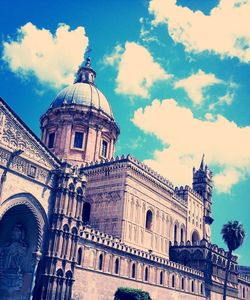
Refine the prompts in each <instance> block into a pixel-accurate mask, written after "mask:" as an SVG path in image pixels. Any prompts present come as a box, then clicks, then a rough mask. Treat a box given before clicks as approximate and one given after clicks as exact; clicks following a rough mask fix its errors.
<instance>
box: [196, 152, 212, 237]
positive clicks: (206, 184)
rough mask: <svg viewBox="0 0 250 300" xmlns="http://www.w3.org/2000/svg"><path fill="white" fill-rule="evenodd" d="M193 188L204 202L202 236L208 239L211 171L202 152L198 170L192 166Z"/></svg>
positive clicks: (210, 213)
mask: <svg viewBox="0 0 250 300" xmlns="http://www.w3.org/2000/svg"><path fill="white" fill-rule="evenodd" d="M193 190H194V191H196V192H197V193H198V194H200V195H201V197H202V198H203V204H204V222H203V223H204V238H205V239H206V240H208V241H209V240H210V225H211V224H212V223H213V218H212V217H211V215H212V190H213V181H212V172H211V171H210V170H209V168H208V166H207V165H205V163H204V154H203V156H202V159H201V164H200V167H199V169H198V170H195V168H193Z"/></svg>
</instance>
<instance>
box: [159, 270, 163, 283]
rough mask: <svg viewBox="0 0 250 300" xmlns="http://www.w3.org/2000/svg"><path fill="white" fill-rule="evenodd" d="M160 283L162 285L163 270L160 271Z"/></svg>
mask: <svg viewBox="0 0 250 300" xmlns="http://www.w3.org/2000/svg"><path fill="white" fill-rule="evenodd" d="M160 285H163V271H161V272H160Z"/></svg>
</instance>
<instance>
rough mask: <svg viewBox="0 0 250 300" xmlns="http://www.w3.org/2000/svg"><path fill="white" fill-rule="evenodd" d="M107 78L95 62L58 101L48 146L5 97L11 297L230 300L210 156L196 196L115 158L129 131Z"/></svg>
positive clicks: (0, 267) (0, 184)
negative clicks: (131, 290) (122, 294)
mask: <svg viewBox="0 0 250 300" xmlns="http://www.w3.org/2000/svg"><path fill="white" fill-rule="evenodd" d="M95 75H96V74H95V72H94V70H93V69H92V68H91V67H90V61H89V60H87V62H86V64H85V66H82V67H80V69H79V71H78V77H77V80H76V83H75V86H71V87H68V88H66V90H63V91H62V92H61V93H59V94H58V96H57V97H56V99H55V100H54V102H53V103H52V105H51V106H50V108H49V109H48V111H47V112H46V113H45V114H44V115H43V116H42V118H41V128H42V140H43V142H41V141H40V140H39V139H38V138H37V137H36V136H35V135H34V134H33V133H32V131H31V130H30V129H29V128H28V127H27V126H26V125H25V124H24V123H23V122H22V120H21V119H20V118H19V117H18V116H17V115H16V114H15V113H14V112H13V111H12V110H11V108H10V107H9V106H8V105H7V104H6V103H5V102H4V101H3V100H2V99H0V299H3V300H20V299H21V300H27V299H37V300H39V299H46V300H49V299H53V300H59V299H65V300H70V299H72V300H73V299H75V300H81V299H83V300H100V299H103V300H104V299H105V300H109V299H110V300H111V299H113V295H114V293H115V291H116V289H117V288H118V287H120V286H128V287H135V288H141V289H143V290H146V291H148V292H149V293H150V295H151V297H152V299H153V300H156V299H163V298H164V299H165V298H177V297H178V298H188V300H193V299H204V298H206V299H212V300H213V299H214V300H217V299H218V300H219V299H222V288H223V280H224V276H225V265H226V261H227V255H228V253H227V252H225V251H224V250H223V249H218V247H217V246H216V245H212V244H211V242H210V238H211V234H210V225H211V223H212V221H213V219H212V216H211V213H212V177H211V176H212V174H211V172H210V171H209V169H208V168H207V166H205V164H204V159H202V162H201V165H200V167H199V168H198V170H194V173H193V187H192V188H190V187H188V186H185V187H179V188H177V187H174V185H173V184H172V183H171V182H169V181H168V180H167V179H165V178H163V177H162V176H161V175H159V174H157V173H156V172H154V171H153V170H152V169H151V168H149V167H148V166H146V165H145V164H143V163H142V162H140V161H138V160H137V159H135V158H134V157H132V156H130V155H128V156H124V155H123V156H120V157H117V158H113V154H114V147H115V142H116V139H117V136H118V134H119V128H118V126H117V124H116V122H115V120H114V117H113V114H112V110H111V108H110V106H109V103H108V102H107V99H106V98H105V96H104V95H103V94H101V92H100V91H99V90H97V89H96V87H95V83H94V78H95ZM89 91H92V92H93V91H94V92H93V93H92V92H91V93H90V94H88V93H89ZM89 95H90V96H89ZM95 95H96V96H95ZM89 97H90V98H89ZM95 97H97V98H95ZM51 134H52V135H51ZM103 141H104V143H103ZM45 144H46V146H45ZM72 145H73V147H72ZM241 269H242V268H241ZM238 298H240V299H250V278H249V276H248V273H245V274H239V272H238V269H237V260H236V257H234V258H233V261H232V264H231V270H230V277H229V288H228V299H238Z"/></svg>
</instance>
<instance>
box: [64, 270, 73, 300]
mask: <svg viewBox="0 0 250 300" xmlns="http://www.w3.org/2000/svg"><path fill="white" fill-rule="evenodd" d="M65 277H66V282H65V283H66V287H65V293H64V299H65V300H70V299H71V291H72V283H73V282H72V278H73V274H72V272H71V271H67V272H66V274H65Z"/></svg>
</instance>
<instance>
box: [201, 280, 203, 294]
mask: <svg viewBox="0 0 250 300" xmlns="http://www.w3.org/2000/svg"><path fill="white" fill-rule="evenodd" d="M201 294H202V295H203V284H202V283H201Z"/></svg>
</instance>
